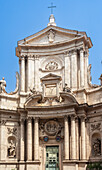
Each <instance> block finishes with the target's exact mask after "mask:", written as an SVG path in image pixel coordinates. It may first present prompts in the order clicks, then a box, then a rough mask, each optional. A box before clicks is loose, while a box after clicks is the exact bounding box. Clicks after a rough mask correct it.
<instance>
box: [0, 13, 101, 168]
mask: <svg viewBox="0 0 102 170" xmlns="http://www.w3.org/2000/svg"><path fill="white" fill-rule="evenodd" d="M91 47H92V42H91V39H90V38H89V37H88V36H87V34H86V33H85V32H80V31H75V30H69V29H64V28H60V27H58V26H56V23H55V18H54V15H51V16H50V19H49V23H48V26H47V27H46V28H45V29H43V30H41V31H40V32H38V33H36V34H33V35H31V36H29V37H26V38H25V39H23V40H21V41H18V46H17V47H16V55H17V57H18V58H19V74H18V73H17V74H16V79H17V83H16V89H15V90H14V92H10V93H7V92H6V85H7V83H6V80H5V79H4V78H2V80H0V169H1V170H47V169H46V168H49V167H48V166H51V165H52V164H53V162H56V166H57V168H58V170H71V169H72V170H85V169H86V167H87V164H88V163H89V160H90V161H91V162H93V163H94V162H96V161H97V162H100V161H101V160H102V83H101V82H100V83H101V84H100V85H95V84H94V85H93V84H92V83H91V64H88V60H89V49H90V48H91ZM101 77H102V76H100V80H101ZM48 147H49V150H48ZM55 150H56V151H55ZM50 162H52V164H50ZM53 166H54V164H53Z"/></svg>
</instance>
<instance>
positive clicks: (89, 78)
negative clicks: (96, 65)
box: [88, 64, 92, 84]
mask: <svg viewBox="0 0 102 170" xmlns="http://www.w3.org/2000/svg"><path fill="white" fill-rule="evenodd" d="M91 80H92V77H91V64H89V66H88V82H89V84H91Z"/></svg>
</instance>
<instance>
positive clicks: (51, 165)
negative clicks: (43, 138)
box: [45, 146, 60, 170]
mask: <svg viewBox="0 0 102 170" xmlns="http://www.w3.org/2000/svg"><path fill="white" fill-rule="evenodd" d="M45 170H60V169H59V146H46V168H45Z"/></svg>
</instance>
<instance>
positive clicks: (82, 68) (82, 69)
mask: <svg viewBox="0 0 102 170" xmlns="http://www.w3.org/2000/svg"><path fill="white" fill-rule="evenodd" d="M80 86H81V87H84V52H83V49H81V50H80Z"/></svg>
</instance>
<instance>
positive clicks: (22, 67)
mask: <svg viewBox="0 0 102 170" xmlns="http://www.w3.org/2000/svg"><path fill="white" fill-rule="evenodd" d="M20 71H21V79H20V83H21V86H20V87H21V91H22V92H25V58H24V57H21V69H20Z"/></svg>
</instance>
